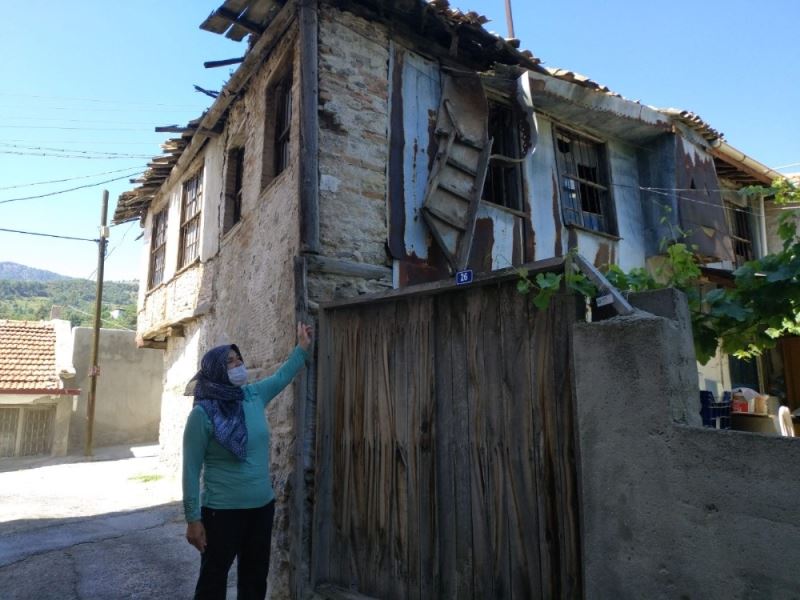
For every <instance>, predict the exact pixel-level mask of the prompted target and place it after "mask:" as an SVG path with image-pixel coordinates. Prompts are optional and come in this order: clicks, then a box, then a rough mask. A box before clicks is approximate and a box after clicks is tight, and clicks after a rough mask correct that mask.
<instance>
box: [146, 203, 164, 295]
mask: <svg viewBox="0 0 800 600" xmlns="http://www.w3.org/2000/svg"><path fill="white" fill-rule="evenodd" d="M167 217H168V211H167V209H166V208H164V209H162V210H161V211H160V212H158V213H155V214H154V215H153V225H152V228H151V233H150V268H149V269H148V277H147V289H153V288H154V287H156V286H157V285H160V284H161V283H162V282H163V281H164V267H165V265H166V258H167V222H168V220H167Z"/></svg>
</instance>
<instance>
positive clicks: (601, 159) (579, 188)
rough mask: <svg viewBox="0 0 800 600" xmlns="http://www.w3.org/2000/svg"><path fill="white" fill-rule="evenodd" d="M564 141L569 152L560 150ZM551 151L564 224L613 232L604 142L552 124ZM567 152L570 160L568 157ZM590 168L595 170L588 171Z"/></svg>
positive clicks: (612, 204)
mask: <svg viewBox="0 0 800 600" xmlns="http://www.w3.org/2000/svg"><path fill="white" fill-rule="evenodd" d="M563 144H568V145H569V147H570V150H569V151H568V152H563V151H562V150H561V148H562V145H563ZM574 147H579V148H582V149H583V152H582V155H581V156H579V157H576V156H575V153H574V152H573V148H574ZM553 151H554V154H555V159H556V167H557V170H558V181H559V188H558V196H559V200H560V202H561V216H562V218H563V221H564V224H565V225H566V226H570V225H574V226H577V227H581V228H583V229H586V230H589V231H596V232H598V233H601V234H607V235H616V233H617V226H616V219H615V218H614V202H613V195H612V193H611V185H610V183H609V176H608V159H607V156H606V147H605V144H604V143H603V142H599V141H597V140H595V139H593V138H591V137H588V136H585V135H582V134H580V133H578V132H576V131H573V130H571V129H568V128H566V127H562V126H559V125H554V127H553ZM568 154H569V155H570V156H571V158H570V159H567V156H566V155H568ZM581 169H583V170H581ZM592 170H594V171H595V172H594V173H591V171H592Z"/></svg>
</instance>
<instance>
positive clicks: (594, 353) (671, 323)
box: [573, 290, 800, 599]
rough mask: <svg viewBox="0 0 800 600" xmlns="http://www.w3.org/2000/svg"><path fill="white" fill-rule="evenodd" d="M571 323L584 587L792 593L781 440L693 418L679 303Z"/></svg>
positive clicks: (797, 454)
mask: <svg viewBox="0 0 800 600" xmlns="http://www.w3.org/2000/svg"><path fill="white" fill-rule="evenodd" d="M632 302H633V303H634V304H639V305H640V306H646V308H647V309H648V310H651V311H656V312H659V313H661V314H663V315H664V316H654V315H653V314H650V313H645V312H638V313H636V314H634V315H633V316H630V317H617V318H614V319H610V320H608V321H603V322H599V323H593V324H578V325H576V326H575V328H574V333H573V348H574V360H575V379H576V393H577V413H578V436H579V444H580V468H579V477H580V482H581V485H580V487H581V497H582V498H581V508H582V528H583V532H582V533H583V540H584V544H583V553H584V557H583V562H584V586H585V590H586V597H587V598H598V599H599V598H620V599H624V598H631V599H634V598H651V599H658V598H664V599H667V598H710V599H715V598H720V599H722V598H792V597H795V595H796V592H797V590H798V589H800V576H798V574H797V572H796V569H793V567H792V565H795V564H797V562H798V561H800V548H798V546H797V544H796V543H795V542H794V540H795V539H796V538H797V536H798V534H800V526H799V525H798V523H797V519H796V518H795V517H796V513H797V508H796V502H797V498H798V496H799V495H800V483H798V481H797V477H796V472H797V467H796V465H797V464H798V461H800V443H798V441H797V440H796V439H792V438H780V437H774V436H773V437H768V436H763V435H760V434H753V433H746V432H738V431H718V430H715V429H704V428H701V427H698V426H696V424H697V422H698V416H697V411H698V410H699V401H698V394H697V383H696V381H697V380H696V371H695V367H694V355H693V352H691V338H690V337H689V325H688V322H687V321H686V317H687V316H688V315H687V312H686V307H685V300H684V299H683V298H682V296H680V295H679V294H678V293H677V292H674V291H671V290H664V291H659V292H650V293H649V297H648V298H646V299H645V300H644V301H643V302H638V301H637V299H636V298H635V297H634V298H632Z"/></svg>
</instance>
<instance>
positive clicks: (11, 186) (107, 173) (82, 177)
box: [0, 167, 144, 191]
mask: <svg viewBox="0 0 800 600" xmlns="http://www.w3.org/2000/svg"><path fill="white" fill-rule="evenodd" d="M142 169H144V167H142ZM130 170H131V169H130V167H126V168H124V169H115V170H113V171H103V172H102V173H93V174H92V175H80V176H78V177H67V178H66V179H51V180H49V181H32V182H30V183H19V184H17V185H9V186H6V187H0V191H3V190H14V189H17V188H23V187H32V186H35V185H46V184H48V183H64V182H65V181H75V180H76V179H89V178H90V177H99V176H100V175H111V174H112V173H122V172H123V171H130Z"/></svg>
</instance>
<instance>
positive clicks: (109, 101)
mask: <svg viewBox="0 0 800 600" xmlns="http://www.w3.org/2000/svg"><path fill="white" fill-rule="evenodd" d="M0 96H10V97H15V98H36V99H38V100H77V101H79V102H94V103H98V104H115V105H118V104H126V105H130V106H154V107H155V106H157V107H167V108H194V105H192V104H166V103H161V102H154V103H150V102H130V101H127V102H126V101H124V100H113V99H110V98H76V97H75V96H42V95H38V94H12V93H9V92H0Z"/></svg>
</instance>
